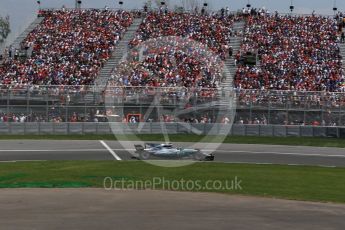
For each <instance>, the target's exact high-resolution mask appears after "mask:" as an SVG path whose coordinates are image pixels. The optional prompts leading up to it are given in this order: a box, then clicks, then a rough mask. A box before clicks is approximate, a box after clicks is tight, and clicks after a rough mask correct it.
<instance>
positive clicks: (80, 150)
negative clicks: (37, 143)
mask: <svg viewBox="0 0 345 230" xmlns="http://www.w3.org/2000/svg"><path fill="white" fill-rule="evenodd" d="M95 151H103V152H105V151H108V150H106V149H8V150H3V149H2V150H0V152H95Z"/></svg>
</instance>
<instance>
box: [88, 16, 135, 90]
mask: <svg viewBox="0 0 345 230" xmlns="http://www.w3.org/2000/svg"><path fill="white" fill-rule="evenodd" d="M141 22H142V19H141V18H137V19H134V21H133V23H132V25H131V26H130V27H129V28H128V29H127V31H126V32H125V34H124V35H123V37H122V39H121V40H120V42H119V43H118V44H117V46H116V49H115V51H114V52H113V54H112V56H111V58H110V59H109V60H108V62H107V63H106V64H105V66H104V67H103V68H102V70H101V72H100V74H99V76H98V78H97V79H96V81H95V85H97V86H99V87H100V88H104V87H105V86H106V84H107V82H108V80H109V78H110V76H111V73H112V71H113V70H114V68H115V67H116V66H117V65H118V64H119V63H120V62H121V59H122V58H123V56H124V55H125V54H126V53H127V51H128V44H129V42H130V41H131V40H132V39H133V37H134V34H135V32H136V31H137V30H138V27H139V26H140V24H141Z"/></svg>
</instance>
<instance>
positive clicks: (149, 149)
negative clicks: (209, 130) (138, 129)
mask: <svg viewBox="0 0 345 230" xmlns="http://www.w3.org/2000/svg"><path fill="white" fill-rule="evenodd" d="M134 146H135V150H136V151H135V153H136V154H138V156H139V157H138V158H139V159H140V160H149V159H151V158H152V157H157V158H164V159H194V160H196V161H214V155H213V154H206V153H203V152H201V150H200V149H185V148H176V147H174V146H173V145H172V144H153V143H146V144H145V147H144V146H142V145H134Z"/></svg>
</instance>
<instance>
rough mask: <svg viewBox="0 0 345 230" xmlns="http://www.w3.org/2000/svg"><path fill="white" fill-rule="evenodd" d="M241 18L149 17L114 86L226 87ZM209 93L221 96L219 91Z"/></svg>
mask: <svg viewBox="0 0 345 230" xmlns="http://www.w3.org/2000/svg"><path fill="white" fill-rule="evenodd" d="M237 19H238V17H237V16H234V15H229V14H228V13H227V12H225V11H224V12H221V13H219V14H210V15H209V14H200V13H176V12H171V11H160V12H150V13H148V14H147V16H146V17H145V19H144V20H143V22H142V24H141V25H140V26H139V29H138V31H137V33H136V35H135V37H134V39H133V40H132V41H131V42H130V44H129V45H130V48H132V50H131V53H130V57H129V58H127V60H126V62H123V63H121V64H120V66H119V68H118V69H116V71H115V73H114V74H113V76H112V78H111V81H110V82H109V84H110V85H112V86H155V87H187V88H191V87H202V88H210V89H214V88H217V87H220V83H221V81H222V69H223V67H224V66H223V60H224V59H225V58H226V57H227V55H228V53H229V49H230V46H229V43H230V37H231V36H235V32H234V31H233V29H232V27H233V23H234V21H235V20H237ZM142 50H144V51H142ZM140 57H141V58H140ZM142 57H144V58H142ZM203 93H204V94H209V96H210V97H213V96H215V94H214V90H210V91H209V92H205V91H204V92H203Z"/></svg>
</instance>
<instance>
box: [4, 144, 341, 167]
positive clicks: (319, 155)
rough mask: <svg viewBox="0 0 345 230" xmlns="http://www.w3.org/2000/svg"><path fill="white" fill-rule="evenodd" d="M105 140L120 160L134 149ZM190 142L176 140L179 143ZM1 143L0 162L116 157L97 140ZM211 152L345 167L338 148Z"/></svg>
mask: <svg viewBox="0 0 345 230" xmlns="http://www.w3.org/2000/svg"><path fill="white" fill-rule="evenodd" d="M106 144H107V145H108V146H109V148H110V149H112V150H113V151H114V152H115V154H116V155H118V157H119V158H120V159H121V160H131V159H132V154H131V153H130V152H133V151H134V149H128V150H124V149H123V147H122V146H121V144H120V143H119V142H117V141H106ZM193 144H194V143H176V145H178V146H182V147H184V146H186V147H187V146H192V145H193ZM133 145H134V142H133ZM215 145H216V144H215ZM215 145H212V144H210V145H209V146H208V147H207V148H206V149H203V150H204V151H205V152H211V149H215V148H216V146H215ZM0 146H1V148H0V161H2V162H4V161H40V160H43V161H44V160H116V159H115V158H114V155H113V154H112V153H110V152H109V150H107V149H106V148H105V147H104V146H103V145H102V144H101V143H100V141H32V140H31V141H29V140H18V141H10V140H7V141H0ZM213 147H214V148H213ZM133 148H134V146H133ZM214 154H215V156H216V158H215V160H216V162H228V163H257V164H283V165H295V164H296V165H314V166H327V167H345V152H344V149H341V148H324V147H302V146H300V147H295V146H271V145H243V144H242V145H239V144H221V145H220V146H219V147H218V149H217V150H216V151H214Z"/></svg>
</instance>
